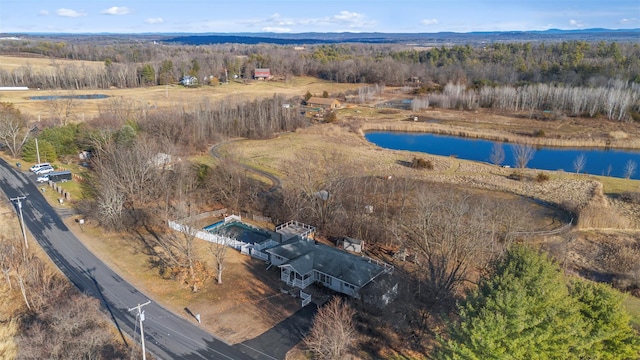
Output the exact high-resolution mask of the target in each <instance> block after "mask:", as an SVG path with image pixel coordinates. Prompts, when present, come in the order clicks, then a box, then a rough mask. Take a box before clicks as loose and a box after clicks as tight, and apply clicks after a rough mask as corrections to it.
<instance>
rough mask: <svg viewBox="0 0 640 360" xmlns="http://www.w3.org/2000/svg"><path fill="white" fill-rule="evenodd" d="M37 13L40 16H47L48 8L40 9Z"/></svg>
mask: <svg viewBox="0 0 640 360" xmlns="http://www.w3.org/2000/svg"><path fill="white" fill-rule="evenodd" d="M38 14H40V15H42V16H47V15H49V10H40V12H39V13H38Z"/></svg>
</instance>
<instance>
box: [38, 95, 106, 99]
mask: <svg viewBox="0 0 640 360" xmlns="http://www.w3.org/2000/svg"><path fill="white" fill-rule="evenodd" d="M108 97H109V95H105V94H87V95H43V96H31V97H30V98H29V100H64V99H74V100H75V99H77V100H93V99H106V98H108Z"/></svg>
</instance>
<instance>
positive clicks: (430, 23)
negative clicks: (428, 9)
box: [420, 19, 438, 26]
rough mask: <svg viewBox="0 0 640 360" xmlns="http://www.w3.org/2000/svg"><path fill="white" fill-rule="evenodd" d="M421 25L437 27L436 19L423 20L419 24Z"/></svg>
mask: <svg viewBox="0 0 640 360" xmlns="http://www.w3.org/2000/svg"><path fill="white" fill-rule="evenodd" d="M420 23H421V24H422V25H427V26H428V25H438V19H424V20H422V21H421V22H420Z"/></svg>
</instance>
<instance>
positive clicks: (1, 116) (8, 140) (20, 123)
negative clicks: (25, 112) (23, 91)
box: [0, 102, 32, 158]
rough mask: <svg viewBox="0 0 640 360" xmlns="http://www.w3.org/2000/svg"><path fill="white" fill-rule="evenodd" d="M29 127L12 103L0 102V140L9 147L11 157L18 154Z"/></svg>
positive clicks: (29, 129) (27, 134)
mask: <svg viewBox="0 0 640 360" xmlns="http://www.w3.org/2000/svg"><path fill="white" fill-rule="evenodd" d="M31 129H32V128H30V127H29V126H27V121H26V119H25V118H24V117H23V116H22V114H20V111H19V110H18V109H16V108H15V107H14V106H13V104H11V103H5V102H0V141H2V145H4V146H6V147H7V149H9V151H10V152H11V156H12V157H14V158H16V157H18V156H19V155H20V152H21V150H22V146H23V145H24V144H25V143H26V142H27V139H29V134H30V132H31Z"/></svg>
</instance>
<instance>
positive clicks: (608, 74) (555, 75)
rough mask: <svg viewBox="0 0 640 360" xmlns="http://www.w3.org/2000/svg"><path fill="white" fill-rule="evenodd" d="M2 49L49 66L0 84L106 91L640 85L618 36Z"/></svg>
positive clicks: (635, 62)
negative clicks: (192, 86) (286, 83)
mask: <svg viewBox="0 0 640 360" xmlns="http://www.w3.org/2000/svg"><path fill="white" fill-rule="evenodd" d="M0 50H2V52H4V53H16V52H17V53H34V54H38V55H43V56H47V57H50V58H51V59H52V64H53V65H54V69H53V71H51V72H46V73H45V72H38V71H35V70H34V69H33V68H32V66H30V65H29V64H26V65H24V66H21V67H19V68H17V69H13V70H2V71H0V82H2V83H3V84H5V86H28V87H31V88H42V89H76V90H79V89H106V88H109V87H110V86H116V87H119V88H130V87H140V86H147V85H163V84H167V83H175V82H177V81H178V80H179V79H180V78H181V77H183V76H185V75H191V76H195V77H197V78H198V79H202V80H205V79H206V81H207V82H209V81H210V80H213V79H214V78H215V81H214V82H212V83H217V82H219V81H220V80H223V81H227V80H229V77H231V80H233V79H234V78H236V77H237V78H241V79H250V78H251V76H252V71H253V70H254V69H255V68H270V69H271V71H272V74H275V75H277V76H280V77H282V78H287V77H289V76H302V75H308V76H314V77H319V78H322V79H326V80H331V81H336V82H346V83H369V84H386V85H393V86H399V85H415V84H417V82H418V81H419V82H420V83H421V84H428V83H430V82H435V83H437V84H441V85H444V84H446V83H448V82H453V83H466V84H474V86H477V87H484V86H497V85H510V86H520V85H524V84H532V83H534V84H535V83H544V84H563V85H564V86H568V87H572V86H576V87H598V86H605V85H606V84H607V83H608V82H609V80H610V79H619V80H621V81H624V82H635V83H640V60H639V59H640V47H639V46H638V44H631V43H618V42H604V41H600V42H597V43H595V42H586V41H564V42H559V43H530V42H528V43H510V44H504V43H495V44H490V45H483V46H471V45H466V46H461V45H455V46H450V47H447V46H441V47H433V48H429V49H424V50H414V49H407V48H406V47H403V46H400V45H372V44H366V45H364V44H343V45H312V46H309V47H308V49H306V50H303V51H301V50H296V49H294V48H293V47H287V46H276V45H240V44H224V45H202V46H198V47H194V46H184V45H166V44H154V43H136V44H129V43H110V44H108V45H103V44H95V43H94V44H92V43H85V42H73V41H69V42H58V43H55V44H54V43H50V42H46V41H39V40H25V41H17V42H3V43H2V44H1V45H0ZM56 59H73V60H89V61H99V62H102V63H104V66H98V67H96V66H86V65H62V64H56Z"/></svg>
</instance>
